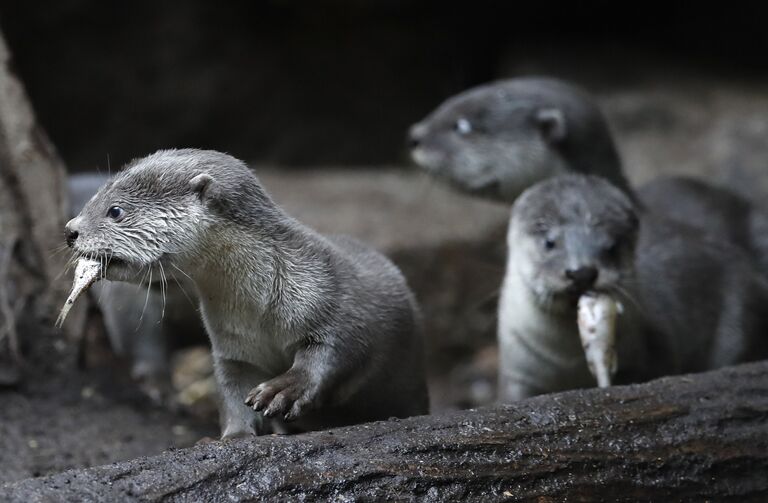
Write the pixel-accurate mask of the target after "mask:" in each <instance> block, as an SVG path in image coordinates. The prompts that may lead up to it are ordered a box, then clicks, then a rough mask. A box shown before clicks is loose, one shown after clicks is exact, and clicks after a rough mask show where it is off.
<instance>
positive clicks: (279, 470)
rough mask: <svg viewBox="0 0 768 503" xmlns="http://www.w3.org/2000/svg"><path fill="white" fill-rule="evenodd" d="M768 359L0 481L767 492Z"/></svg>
mask: <svg viewBox="0 0 768 503" xmlns="http://www.w3.org/2000/svg"><path fill="white" fill-rule="evenodd" d="M767 498H768V363H758V364H749V365H743V366H740V367H733V368H727V369H723V370H719V371H715V372H709V373H706V374H700V375H695V376H683V377H674V378H666V379H661V380H658V381H655V382H652V383H648V384H643V385H635V386H628V387H621V388H610V389H607V390H598V389H592V390H582V391H573V392H568V393H561V394H555V395H550V396H544V397H539V398H535V399H531V400H526V401H523V402H520V403H518V404H515V405H510V406H504V407H497V408H487V409H479V410H474V411H464V412H456V413H450V414H445V415H440V416H424V417H418V418H412V419H408V420H400V421H394V420H393V421H387V422H378V423H371V424H364V425H360V426H354V427H349V428H343V429H337V430H332V431H326V432H318V433H312V434H306V435H299V436H288V437H266V438H255V439H250V440H241V441H233V442H226V443H220V442H215V443H211V444H207V445H199V446H196V447H193V448H190V449H184V450H177V451H171V452H166V453H164V454H162V455H159V456H156V457H152V458H143V459H136V460H133V461H129V462H125V463H118V464H113V465H110V466H104V467H99V468H91V469H87V470H80V471H70V472H64V473H62V474H58V475H54V476H51V477H46V478H42V479H28V480H26V481H22V482H19V483H16V484H10V485H6V486H4V487H3V488H0V500H3V501H18V502H24V503H28V502H31V501H53V500H56V501H58V500H68V501H126V500H150V501H157V500H170V501H237V500H251V499H253V500H280V501H283V500H286V501H383V500H390V501H391V500H414V499H419V500H427V501H461V500H464V501H560V500H564V499H567V500H569V501H587V500H588V501H594V500H606V501H621V500H624V501H651V500H652V501H706V500H709V501H724V500H732V501H766V499H767Z"/></svg>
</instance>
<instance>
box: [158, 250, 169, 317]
mask: <svg viewBox="0 0 768 503" xmlns="http://www.w3.org/2000/svg"><path fill="white" fill-rule="evenodd" d="M157 265H158V266H159V267H160V290H161V291H162V294H163V310H162V311H161V314H160V320H159V321H158V323H160V322H161V321H163V320H164V319H165V297H166V291H167V287H168V279H167V278H166V277H165V269H164V268H163V263H162V262H158V263H157Z"/></svg>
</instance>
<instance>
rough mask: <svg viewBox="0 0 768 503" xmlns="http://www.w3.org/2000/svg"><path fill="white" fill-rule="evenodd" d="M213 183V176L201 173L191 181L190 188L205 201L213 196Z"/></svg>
mask: <svg viewBox="0 0 768 503" xmlns="http://www.w3.org/2000/svg"><path fill="white" fill-rule="evenodd" d="M213 184H214V182H213V177H212V176H211V175H209V174H207V173H201V174H199V175H197V176H196V177H194V178H193V179H191V180H190V181H189V188H190V189H191V190H192V192H194V193H195V194H197V197H199V198H200V200H201V201H205V200H206V199H208V198H209V197H210V196H211V192H212V191H211V188H212V186H213Z"/></svg>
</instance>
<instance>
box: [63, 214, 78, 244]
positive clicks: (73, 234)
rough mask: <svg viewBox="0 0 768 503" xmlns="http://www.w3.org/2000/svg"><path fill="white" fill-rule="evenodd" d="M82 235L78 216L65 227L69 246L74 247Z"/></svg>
mask: <svg viewBox="0 0 768 503" xmlns="http://www.w3.org/2000/svg"><path fill="white" fill-rule="evenodd" d="M79 235H80V225H79V222H78V221H77V219H76V218H73V219H72V220H70V221H69V222H67V225H66V226H65V227H64V236H65V237H66V239H67V246H69V247H70V248H72V247H73V246H74V245H75V241H77V237H78V236H79Z"/></svg>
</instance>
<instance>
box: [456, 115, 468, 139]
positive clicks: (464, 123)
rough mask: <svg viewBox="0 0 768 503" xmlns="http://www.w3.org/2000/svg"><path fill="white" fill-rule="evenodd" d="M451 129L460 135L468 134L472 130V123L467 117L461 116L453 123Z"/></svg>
mask: <svg viewBox="0 0 768 503" xmlns="http://www.w3.org/2000/svg"><path fill="white" fill-rule="evenodd" d="M453 130H454V131H456V132H457V133H459V134H460V135H468V134H469V133H471V132H472V123H471V122H469V121H468V120H467V119H464V118H461V119H459V120H457V121H456V122H455V123H454V124H453Z"/></svg>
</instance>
